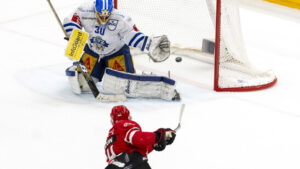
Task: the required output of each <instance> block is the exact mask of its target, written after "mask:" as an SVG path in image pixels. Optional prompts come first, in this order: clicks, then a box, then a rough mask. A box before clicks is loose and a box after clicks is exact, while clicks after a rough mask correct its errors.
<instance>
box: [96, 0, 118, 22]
mask: <svg viewBox="0 0 300 169" xmlns="http://www.w3.org/2000/svg"><path fill="white" fill-rule="evenodd" d="M113 8H114V5H113V0H96V2H95V12H96V17H97V22H98V24H99V25H101V26H102V27H105V25H106V23H107V22H108V20H109V17H110V15H111V13H112V10H113Z"/></svg>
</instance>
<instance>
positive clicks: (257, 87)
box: [114, 0, 277, 92]
mask: <svg viewBox="0 0 300 169" xmlns="http://www.w3.org/2000/svg"><path fill="white" fill-rule="evenodd" d="M118 1H122V0H114V8H116V9H118ZM221 1H222V0H216V16H215V17H216V20H215V21H216V22H215V51H214V63H213V64H214V68H213V69H214V78H213V81H214V86H213V89H214V90H215V91H217V92H247V91H255V90H261V89H266V88H270V87H272V86H274V85H275V84H276V82H277V77H275V78H274V80H273V81H271V82H270V83H266V84H262V85H254V86H246V87H229V88H223V87H220V86H219V77H220V76H219V72H220V54H221V52H220V48H221V23H222V20H221V9H222V3H221Z"/></svg>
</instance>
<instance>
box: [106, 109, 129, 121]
mask: <svg viewBox="0 0 300 169" xmlns="http://www.w3.org/2000/svg"><path fill="white" fill-rule="evenodd" d="M110 117H111V123H112V124H115V123H117V122H118V121H120V120H130V119H131V116H130V112H129V110H128V109H127V107H126V106H123V105H119V106H115V107H113V108H112V110H111V113H110Z"/></svg>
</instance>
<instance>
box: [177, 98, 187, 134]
mask: <svg viewBox="0 0 300 169" xmlns="http://www.w3.org/2000/svg"><path fill="white" fill-rule="evenodd" d="M184 107H185V104H184V103H183V104H182V105H181V108H180V112H179V120H178V125H177V127H176V128H175V129H174V131H175V133H176V132H177V131H178V130H179V129H180V128H181V119H182V115H183V111H184Z"/></svg>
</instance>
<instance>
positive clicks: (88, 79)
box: [47, 0, 126, 102]
mask: <svg viewBox="0 0 300 169" xmlns="http://www.w3.org/2000/svg"><path fill="white" fill-rule="evenodd" d="M47 1H48V3H49V6H50V8H51V10H52V12H53V13H54V15H55V18H56V20H57V22H58V23H59V25H60V28H61V29H62V31H63V33H64V35H65V38H64V39H66V40H69V38H68V35H67V32H66V31H65V29H64V28H63V25H62V23H61V20H60V19H59V17H58V15H57V13H56V10H55V9H54V7H53V5H52V3H51V1H50V0H47ZM78 65H79V69H80V70H81V72H82V74H83V77H84V79H85V80H86V82H87V84H88V86H89V88H90V89H91V91H92V93H93V95H94V97H95V98H96V99H98V100H100V101H108V102H118V101H125V100H126V96H125V95H124V94H120V95H110V94H104V93H101V92H100V91H99V90H98V88H97V86H96V84H95V82H94V81H93V79H92V77H91V76H90V74H89V72H88V70H87V68H86V67H85V64H84V62H83V61H82V59H81V58H80V59H79V62H78Z"/></svg>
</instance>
